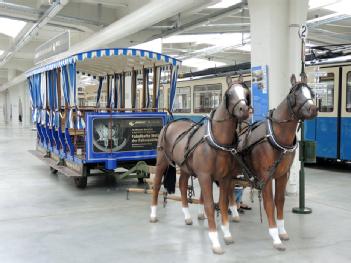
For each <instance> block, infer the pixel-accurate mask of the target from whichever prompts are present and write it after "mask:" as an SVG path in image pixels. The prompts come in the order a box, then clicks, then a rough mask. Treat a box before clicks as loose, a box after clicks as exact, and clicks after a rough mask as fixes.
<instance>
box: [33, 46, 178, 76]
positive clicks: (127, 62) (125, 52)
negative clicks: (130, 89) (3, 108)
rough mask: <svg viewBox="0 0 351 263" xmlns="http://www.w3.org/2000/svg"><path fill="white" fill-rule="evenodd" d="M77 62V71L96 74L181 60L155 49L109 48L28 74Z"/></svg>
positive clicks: (90, 52) (81, 55)
mask: <svg viewBox="0 0 351 263" xmlns="http://www.w3.org/2000/svg"><path fill="white" fill-rule="evenodd" d="M73 63H76V68H77V71H79V72H83V73H86V74H91V75H94V76H102V75H107V74H113V73H120V72H123V71H125V72H128V71H131V70H132V69H134V70H140V69H142V68H143V67H145V68H150V67H153V66H154V65H155V66H161V67H162V66H167V65H174V66H175V65H180V63H181V61H180V60H178V59H176V58H173V57H170V56H167V55H164V54H161V53H157V52H153V51H147V50H142V49H133V48H108V49H97V50H90V51H86V52H81V53H78V54H75V55H72V56H70V57H67V58H65V59H62V60H59V61H56V62H53V63H50V64H47V65H44V66H40V67H35V68H32V69H30V70H29V71H27V72H26V75H27V76H31V75H34V74H38V73H42V72H45V71H50V70H53V69H55V68H59V67H62V66H65V65H68V64H73Z"/></svg>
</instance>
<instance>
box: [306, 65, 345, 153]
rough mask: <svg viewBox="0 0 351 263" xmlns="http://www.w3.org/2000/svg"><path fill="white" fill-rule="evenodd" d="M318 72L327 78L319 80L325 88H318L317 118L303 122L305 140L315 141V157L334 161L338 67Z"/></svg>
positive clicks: (336, 134) (336, 127)
mask: <svg viewBox="0 0 351 263" xmlns="http://www.w3.org/2000/svg"><path fill="white" fill-rule="evenodd" d="M309 70H310V71H313V70H315V69H313V68H312V69H309ZM320 70H321V71H324V72H327V76H325V77H321V78H320V82H321V83H324V84H326V87H325V88H320V89H319V92H317V93H318V94H319V95H318V96H319V98H320V109H319V112H318V117H317V118H315V120H309V121H306V122H305V139H306V140H315V141H316V143H317V145H316V148H317V157H319V158H328V159H336V158H338V150H337V149H338V94H339V93H338V87H339V67H331V68H330V67H329V68H321V69H320Z"/></svg>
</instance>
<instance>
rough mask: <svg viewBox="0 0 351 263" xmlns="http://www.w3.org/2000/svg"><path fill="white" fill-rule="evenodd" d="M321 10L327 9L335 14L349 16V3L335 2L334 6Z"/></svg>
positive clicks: (350, 12) (346, 0)
mask: <svg viewBox="0 0 351 263" xmlns="http://www.w3.org/2000/svg"><path fill="white" fill-rule="evenodd" d="M323 8H325V9H329V10H331V11H334V12H336V13H340V14H346V15H351V2H350V0H342V1H337V2H336V3H334V4H331V5H327V6H324V7H323Z"/></svg>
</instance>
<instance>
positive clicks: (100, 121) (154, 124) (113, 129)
mask: <svg viewBox="0 0 351 263" xmlns="http://www.w3.org/2000/svg"><path fill="white" fill-rule="evenodd" d="M162 127H163V119H162V118H155V117H152V118H151V117H149V118H121V117H118V118H95V119H94V120H93V134H92V136H93V151H94V152H95V153H102V152H104V153H106V152H126V151H140V150H155V149H156V147H157V140H158V136H159V134H160V132H161V129H162Z"/></svg>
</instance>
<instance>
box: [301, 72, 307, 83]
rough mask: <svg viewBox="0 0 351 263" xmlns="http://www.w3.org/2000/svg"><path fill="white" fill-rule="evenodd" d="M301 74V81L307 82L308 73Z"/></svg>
mask: <svg viewBox="0 0 351 263" xmlns="http://www.w3.org/2000/svg"><path fill="white" fill-rule="evenodd" d="M300 76H301V82H302V83H305V84H307V75H306V73H305V72H302V73H301V74H300Z"/></svg>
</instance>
